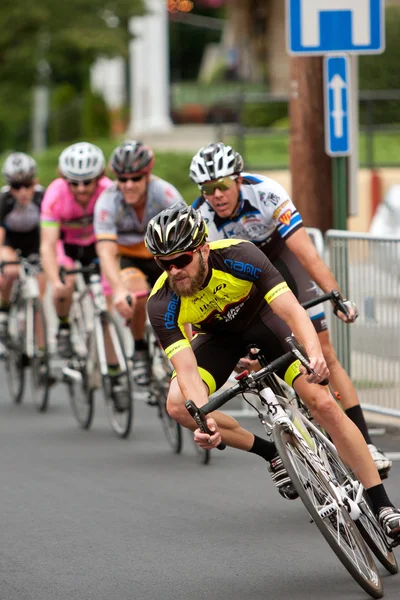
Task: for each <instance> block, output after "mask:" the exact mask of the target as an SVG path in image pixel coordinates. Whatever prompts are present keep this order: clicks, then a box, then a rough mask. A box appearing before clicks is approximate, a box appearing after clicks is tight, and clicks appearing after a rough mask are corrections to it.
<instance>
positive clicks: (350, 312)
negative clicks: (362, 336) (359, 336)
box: [336, 299, 359, 323]
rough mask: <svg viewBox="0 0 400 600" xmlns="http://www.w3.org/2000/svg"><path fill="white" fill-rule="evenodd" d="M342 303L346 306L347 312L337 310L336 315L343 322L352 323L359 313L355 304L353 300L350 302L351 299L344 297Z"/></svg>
mask: <svg viewBox="0 0 400 600" xmlns="http://www.w3.org/2000/svg"><path fill="white" fill-rule="evenodd" d="M343 304H344V306H345V307H346V312H347V314H344V313H343V312H341V311H340V310H337V311H336V316H337V317H338V318H339V319H340V320H341V321H343V322H344V323H354V321H355V320H356V319H357V317H358V314H359V313H358V308H357V306H356V305H355V304H354V302H351V300H345V299H343Z"/></svg>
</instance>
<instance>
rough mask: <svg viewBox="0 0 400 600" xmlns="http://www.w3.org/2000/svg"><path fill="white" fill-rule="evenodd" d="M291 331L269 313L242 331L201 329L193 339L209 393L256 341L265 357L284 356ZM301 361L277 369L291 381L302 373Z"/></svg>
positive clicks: (275, 316) (292, 361) (289, 382)
mask: <svg viewBox="0 0 400 600" xmlns="http://www.w3.org/2000/svg"><path fill="white" fill-rule="evenodd" d="M290 335H291V331H290V329H289V327H288V326H287V325H286V323H285V322H284V321H282V319H280V318H279V317H278V316H277V315H275V314H273V313H272V314H269V315H268V320H267V322H264V321H263V320H261V318H260V317H258V316H257V317H255V318H254V319H253V321H252V322H251V323H250V325H249V326H248V327H247V328H246V329H245V330H244V331H243V332H241V333H240V334H229V335H218V334H215V333H199V334H197V335H195V337H194V338H193V340H192V343H191V345H192V349H193V351H194V353H195V355H196V360H197V365H198V368H199V373H200V376H201V378H202V380H203V381H204V383H205V384H206V385H207V386H208V389H209V393H210V394H211V393H213V392H214V391H215V390H218V389H219V388H220V387H221V386H222V385H223V384H224V383H225V382H226V380H227V379H228V377H229V375H230V374H231V373H232V371H233V369H234V368H235V366H236V365H237V363H238V361H239V359H240V358H242V357H243V356H245V355H246V354H247V352H248V347H249V345H251V344H255V345H256V346H258V348H260V350H261V351H262V353H263V354H264V356H265V358H266V360H267V361H268V362H271V361H272V360H274V359H276V358H278V357H279V356H282V354H285V352H287V351H288V350H289V346H288V344H287V343H286V341H285V338H286V337H287V336H290ZM299 366H300V364H299V361H298V360H296V359H294V357H293V358H291V359H289V360H288V363H287V365H286V366H285V367H284V368H282V369H281V370H280V371H278V375H279V376H280V377H281V378H282V379H285V381H286V382H287V383H288V384H289V385H292V383H293V381H294V380H295V379H296V377H298V376H299V375H300V371H299Z"/></svg>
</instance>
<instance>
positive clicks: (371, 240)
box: [325, 230, 400, 417]
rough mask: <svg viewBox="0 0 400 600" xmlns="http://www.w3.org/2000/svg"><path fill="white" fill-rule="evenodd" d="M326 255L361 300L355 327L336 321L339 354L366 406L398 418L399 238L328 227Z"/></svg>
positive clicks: (343, 283) (346, 287)
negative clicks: (329, 228)
mask: <svg viewBox="0 0 400 600" xmlns="http://www.w3.org/2000/svg"><path fill="white" fill-rule="evenodd" d="M325 252H326V254H325V256H326V260H327V262H328V264H329V266H330V268H331V270H332V272H333V274H334V275H335V277H336V279H337V281H338V283H339V285H340V288H341V290H342V291H343V293H344V294H345V295H346V297H347V298H350V299H351V300H352V301H353V302H355V303H356V304H357V306H358V307H359V310H360V316H359V318H358V319H357V321H356V323H355V324H354V325H346V324H344V323H341V322H340V321H339V319H332V321H331V324H332V326H331V334H332V341H333V344H334V346H335V348H336V352H337V354H338V358H339V360H340V362H341V364H342V365H343V367H344V368H345V369H346V370H347V372H348V373H349V375H350V376H351V378H352V380H353V383H354V385H355V387H356V389H357V392H358V395H359V398H360V402H361V405H362V407H363V408H364V409H365V410H370V411H373V412H379V413H381V414H386V415H391V416H395V417H399V416H400V239H399V238H394V237H376V236H372V235H370V234H367V233H354V232H348V231H336V230H330V231H328V232H327V233H326V234H325Z"/></svg>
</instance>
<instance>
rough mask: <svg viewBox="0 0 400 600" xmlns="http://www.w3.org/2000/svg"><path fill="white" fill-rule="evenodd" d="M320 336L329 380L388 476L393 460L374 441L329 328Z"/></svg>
mask: <svg viewBox="0 0 400 600" xmlns="http://www.w3.org/2000/svg"><path fill="white" fill-rule="evenodd" d="M318 337H319V341H320V344H321V348H322V352H323V354H324V357H325V360H326V363H327V365H328V368H329V372H330V375H329V382H330V384H331V386H332V387H333V389H334V390H335V392H336V393H337V394H338V399H339V401H340V404H341V405H342V407H343V409H344V411H345V412H346V414H347V416H348V417H349V419H351V421H353V423H355V424H356V425H357V427H358V429H359V430H360V431H361V433H362V435H363V437H364V439H365V441H366V443H367V444H368V448H369V451H370V453H371V455H372V458H373V460H374V462H375V465H376V467H377V469H378V471H379V474H380V475H381V476H382V477H384V476H387V473H388V472H389V471H390V469H391V467H392V461H391V460H389V459H388V458H387V457H386V456H385V455H384V454H383V452H381V451H380V450H378V449H377V448H376V446H374V445H373V443H372V440H371V437H370V435H369V431H368V426H367V423H366V421H365V417H364V413H363V411H362V409H361V406H360V401H359V399H358V396H357V392H356V389H355V387H354V385H353V382H352V381H351V379H350V377H349V376H348V374H347V372H346V371H345V370H344V368H343V367H342V365H341V364H340V362H339V360H338V358H337V356H336V353H335V350H334V349H333V346H332V344H331V341H330V338H329V332H328V331H327V330H325V331H321V332H320V333H319V334H318Z"/></svg>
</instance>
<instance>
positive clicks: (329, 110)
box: [324, 56, 351, 156]
mask: <svg viewBox="0 0 400 600" xmlns="http://www.w3.org/2000/svg"><path fill="white" fill-rule="evenodd" d="M324 79H325V86H324V87H325V150H326V153H327V154H329V155H330V156H347V155H348V154H350V153H351V147H350V146H351V144H350V140H351V135H350V70H349V58H348V57H347V56H329V57H328V56H327V57H325V58H324Z"/></svg>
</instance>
